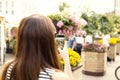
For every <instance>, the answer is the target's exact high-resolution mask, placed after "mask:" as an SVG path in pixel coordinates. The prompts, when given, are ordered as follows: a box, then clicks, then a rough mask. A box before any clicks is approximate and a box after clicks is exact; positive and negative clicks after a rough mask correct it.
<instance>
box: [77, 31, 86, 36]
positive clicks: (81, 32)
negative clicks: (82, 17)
mask: <svg viewBox="0 0 120 80" xmlns="http://www.w3.org/2000/svg"><path fill="white" fill-rule="evenodd" d="M76 34H77V35H80V36H83V35H86V32H85V31H83V30H81V29H79V30H77V31H76Z"/></svg>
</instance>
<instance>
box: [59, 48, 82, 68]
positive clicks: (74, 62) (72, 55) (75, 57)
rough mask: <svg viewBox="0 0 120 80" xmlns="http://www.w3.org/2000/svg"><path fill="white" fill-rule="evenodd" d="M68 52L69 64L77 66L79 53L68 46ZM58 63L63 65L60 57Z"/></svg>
mask: <svg viewBox="0 0 120 80" xmlns="http://www.w3.org/2000/svg"><path fill="white" fill-rule="evenodd" d="M68 54H69V58H70V65H71V66H77V65H78V64H79V63H80V61H81V60H80V55H79V54H78V53H77V52H75V51H73V50H72V49H70V48H68ZM60 63H61V65H64V61H63V59H61V61H60Z"/></svg>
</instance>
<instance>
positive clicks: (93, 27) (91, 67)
mask: <svg viewBox="0 0 120 80" xmlns="http://www.w3.org/2000/svg"><path fill="white" fill-rule="evenodd" d="M82 17H83V18H84V19H85V20H86V21H87V22H88V25H86V26H85V27H83V30H85V31H86V33H87V35H92V40H93V41H92V43H91V44H86V45H85V46H84V47H83V50H84V51H83V53H82V56H83V58H82V59H83V73H84V74H88V75H94V76H103V75H104V73H105V71H106V61H107V53H106V47H104V46H103V45H101V44H99V43H98V40H97V41H96V39H95V35H96V34H99V35H104V34H107V33H108V32H109V31H110V30H111V27H110V28H108V27H109V20H108V18H107V17H106V16H105V15H99V14H96V13H94V12H93V13H92V15H90V16H88V15H87V14H85V13H84V14H83V15H82Z"/></svg>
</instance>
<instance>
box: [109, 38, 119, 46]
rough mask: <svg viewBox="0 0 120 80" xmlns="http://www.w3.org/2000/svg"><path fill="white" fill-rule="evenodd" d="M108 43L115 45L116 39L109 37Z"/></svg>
mask: <svg viewBox="0 0 120 80" xmlns="http://www.w3.org/2000/svg"><path fill="white" fill-rule="evenodd" d="M109 43H110V44H111V45H115V44H116V43H117V39H116V38H110V40H109Z"/></svg>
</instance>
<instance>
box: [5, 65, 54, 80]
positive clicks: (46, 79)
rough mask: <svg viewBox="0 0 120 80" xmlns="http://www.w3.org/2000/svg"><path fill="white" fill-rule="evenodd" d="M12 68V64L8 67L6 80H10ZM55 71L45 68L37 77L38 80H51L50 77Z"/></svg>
mask: <svg viewBox="0 0 120 80" xmlns="http://www.w3.org/2000/svg"><path fill="white" fill-rule="evenodd" d="M12 68H13V64H11V65H10V66H9V67H8V70H7V74H6V80H10V78H11V71H12ZM54 72H55V70H53V69H50V68H45V70H44V71H41V72H40V74H39V77H38V80H52V75H53V74H54Z"/></svg>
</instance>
